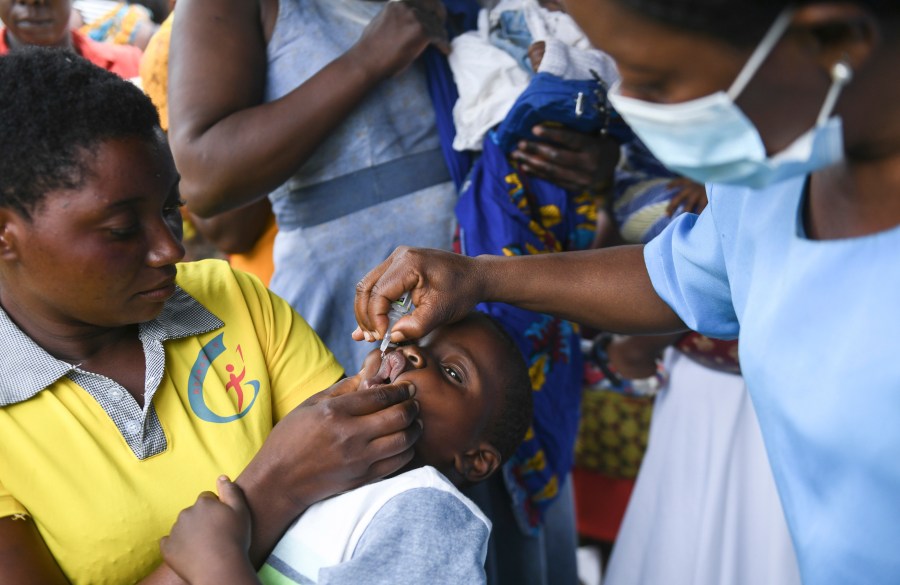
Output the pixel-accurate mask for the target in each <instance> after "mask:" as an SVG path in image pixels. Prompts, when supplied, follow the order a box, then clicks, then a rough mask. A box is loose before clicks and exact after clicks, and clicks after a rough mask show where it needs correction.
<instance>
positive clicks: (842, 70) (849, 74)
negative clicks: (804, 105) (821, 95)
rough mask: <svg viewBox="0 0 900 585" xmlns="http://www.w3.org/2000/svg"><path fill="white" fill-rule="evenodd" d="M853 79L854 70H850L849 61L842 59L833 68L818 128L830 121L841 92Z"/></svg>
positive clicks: (817, 122) (818, 119) (817, 121)
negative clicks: (829, 118)
mask: <svg viewBox="0 0 900 585" xmlns="http://www.w3.org/2000/svg"><path fill="white" fill-rule="evenodd" d="M852 79H853V69H851V68H850V63H848V62H847V59H841V60H840V61H838V62H837V63H835V64H834V65H833V66H832V67H831V87H830V88H828V93H827V94H826V95H825V103H823V104H822V109H821V110H819V117H818V118H816V126H822V125H823V124H825V122H827V121H828V117H829V116H831V112H832V110H834V106H835V105H836V104H837V99H838V96H839V95H841V90H842V89H844V87H846V85H847V84H848V83H850V81H851V80H852Z"/></svg>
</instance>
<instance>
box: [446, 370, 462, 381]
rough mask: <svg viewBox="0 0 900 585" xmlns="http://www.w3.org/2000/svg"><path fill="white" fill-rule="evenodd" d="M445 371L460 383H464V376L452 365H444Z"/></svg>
mask: <svg viewBox="0 0 900 585" xmlns="http://www.w3.org/2000/svg"><path fill="white" fill-rule="evenodd" d="M444 373H446V374H447V375H448V376H450V377H451V378H453V379H454V380H455V381H456V382H457V383H458V384H462V376H460V375H459V372H457V371H456V370H455V369H453V368H452V367H450V366H444Z"/></svg>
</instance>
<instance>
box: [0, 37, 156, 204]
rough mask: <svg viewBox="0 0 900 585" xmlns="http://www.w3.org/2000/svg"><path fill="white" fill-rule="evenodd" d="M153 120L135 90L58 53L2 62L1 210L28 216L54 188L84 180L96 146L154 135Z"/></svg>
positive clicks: (45, 51)
mask: <svg viewBox="0 0 900 585" xmlns="http://www.w3.org/2000/svg"><path fill="white" fill-rule="evenodd" d="M158 127H159V115H158V114H157V112H156V108H155V107H154V106H153V104H152V103H151V102H150V100H149V99H148V98H147V97H146V96H145V95H144V94H143V92H141V90H140V89H138V88H137V87H136V86H135V85H134V84H132V83H130V82H128V81H126V80H124V79H122V78H121V77H119V76H117V75H115V74H113V73H110V72H108V71H106V70H104V69H102V68H100V67H98V66H96V65H93V64H92V63H90V62H88V61H87V60H85V59H83V58H82V57H80V56H78V55H76V54H74V53H72V52H71V51H66V50H63V49H49V48H43V47H23V48H22V49H18V50H16V51H13V52H11V53H10V54H8V55H5V56H3V57H0V153H2V156H0V206H4V207H10V208H14V209H16V210H17V211H19V212H20V213H22V214H24V215H25V216H26V217H30V215H31V212H33V211H34V209H35V208H36V207H37V205H38V204H39V203H40V202H41V201H42V199H43V197H44V195H45V194H47V193H48V192H49V191H52V190H54V189H75V188H78V187H79V186H80V185H81V184H82V181H83V180H84V171H85V167H84V163H85V161H84V160H83V155H84V154H85V153H86V152H88V151H89V149H90V148H91V147H93V146H96V145H97V144H98V143H100V142H102V141H105V140H108V139H112V138H125V137H131V136H134V137H140V138H147V139H154V138H155V137H156V136H159V134H158V130H157V128H158Z"/></svg>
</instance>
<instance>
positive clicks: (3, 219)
mask: <svg viewBox="0 0 900 585" xmlns="http://www.w3.org/2000/svg"><path fill="white" fill-rule="evenodd" d="M21 220H22V219H21V217H20V216H19V215H18V214H16V213H14V212H13V211H11V210H9V209H7V208H3V207H0V259H2V260H14V259H15V258H16V257H17V252H16V237H15V235H16V231H17V230H16V225H17V223H18V222H20V221H21Z"/></svg>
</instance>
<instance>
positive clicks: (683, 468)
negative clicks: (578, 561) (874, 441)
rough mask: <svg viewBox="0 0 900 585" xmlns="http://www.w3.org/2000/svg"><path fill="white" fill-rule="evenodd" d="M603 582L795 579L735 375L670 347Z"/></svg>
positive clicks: (755, 429) (786, 583)
mask: <svg viewBox="0 0 900 585" xmlns="http://www.w3.org/2000/svg"><path fill="white" fill-rule="evenodd" d="M666 361H667V362H668V363H667V365H668V367H669V371H670V374H671V377H670V383H669V386H668V388H667V389H666V390H664V391H662V392H661V393H660V394H659V395H658V396H657V399H656V405H655V408H654V411H653V419H652V422H651V426H650V438H649V444H648V449H647V453H646V455H645V457H644V460H643V463H642V465H641V469H640V472H639V474H638V478H637V482H636V484H635V489H634V492H633V494H632V497H631V500H630V502H629V504H628V509H627V511H626V513H625V518H624V520H623V521H622V526H621V529H620V531H619V535H618V539H617V541H616V544H615V547H614V548H613V551H612V557H611V558H610V562H609V569H608V572H607V573H606V575H604V579H603V583H604V585H636V584H643V585H659V584H662V583H665V584H667V585H682V584H683V585H794V584H797V585H799V583H800V575H799V572H798V570H797V560H796V557H795V555H794V549H793V545H792V544H791V540H790V536H789V534H788V529H787V524H786V523H785V520H784V513H783V512H782V509H781V502H780V501H779V499H778V494H777V492H776V489H775V481H774V479H773V477H772V471H771V468H770V467H769V460H768V457H767V456H766V451H765V447H764V446H763V441H762V436H761V434H760V430H759V423H758V422H757V419H756V413H755V411H754V410H753V405H752V404H751V402H750V396H749V394H748V393H747V390H746V387H745V386H744V381H743V378H741V377H740V376H735V375H732V374H726V373H723V372H717V371H714V370H711V369H709V368H706V367H704V366H701V365H699V364H697V363H696V362H693V361H691V360H690V359H689V358H687V357H685V356H684V355H682V354H681V353H679V352H678V351H677V350H674V349H670V350H669V351H668V353H667V354H666Z"/></svg>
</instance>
